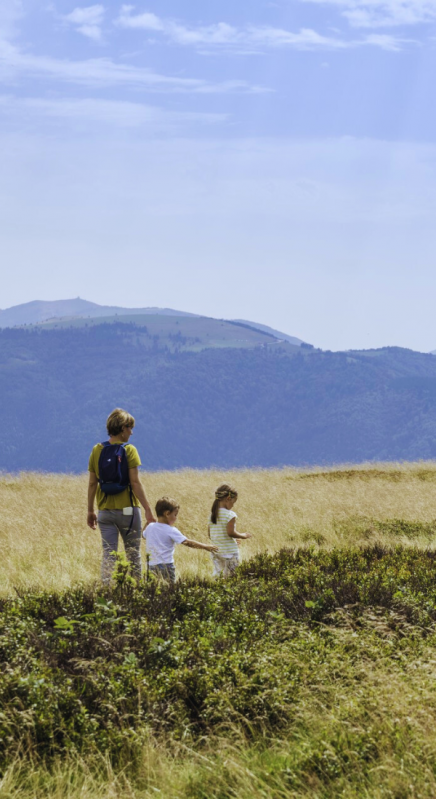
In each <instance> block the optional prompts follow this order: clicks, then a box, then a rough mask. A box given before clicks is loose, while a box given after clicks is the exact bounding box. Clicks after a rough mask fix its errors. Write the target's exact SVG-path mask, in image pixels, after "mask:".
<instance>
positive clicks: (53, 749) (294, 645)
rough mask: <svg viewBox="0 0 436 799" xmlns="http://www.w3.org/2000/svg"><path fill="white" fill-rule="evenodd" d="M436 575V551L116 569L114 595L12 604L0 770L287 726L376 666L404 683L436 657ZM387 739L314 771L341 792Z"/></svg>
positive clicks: (0, 685) (311, 759) (4, 657)
mask: <svg viewBox="0 0 436 799" xmlns="http://www.w3.org/2000/svg"><path fill="white" fill-rule="evenodd" d="M435 567H436V553H434V552H423V551H418V550H414V549H402V548H396V549H392V550H387V549H383V548H381V547H373V548H367V549H361V550H344V551H342V550H341V551H339V550H338V551H332V552H322V551H321V552H314V551H310V550H309V551H308V550H299V551H295V552H294V551H289V550H288V551H286V550H282V551H281V552H279V553H277V554H276V555H271V556H269V555H260V556H257V557H255V558H253V559H252V560H251V561H248V562H246V563H244V564H243V565H242V566H241V567H240V569H239V571H238V574H237V575H236V576H235V577H234V578H233V579H230V580H228V581H220V582H215V583H210V582H207V581H187V582H179V583H177V584H176V586H175V587H174V588H172V587H169V586H167V585H165V584H162V583H158V582H154V581H153V582H149V583H144V584H142V585H140V586H139V587H136V586H134V585H132V584H131V582H130V580H129V578H126V577H125V576H123V571H122V569H121V572H120V574H121V578H119V579H118V582H117V583H116V584H115V587H114V588H113V589H107V588H103V587H101V586H94V587H85V586H78V587H76V588H74V589H72V590H68V591H65V592H63V593H32V592H29V593H24V594H23V595H21V596H18V597H17V598H15V599H9V600H2V601H1V603H0V609H1V617H0V660H1V667H0V747H1V749H0V763H1V767H2V768H3V769H4V768H5V767H7V765H8V764H9V763H10V761H11V758H12V757H13V756H14V755H15V754H16V752H17V748H20V747H21V751H22V752H23V753H24V752H25V751H27V752H32V755H33V756H34V757H39V758H42V759H44V760H47V759H50V758H53V757H56V756H57V755H62V753H64V754H65V753H67V752H68V751H80V752H81V753H85V754H86V753H87V752H89V751H91V750H99V751H103V752H108V753H109V754H110V756H111V758H113V761H114V762H123V761H124V760H126V759H131V758H132V757H134V754H135V751H137V750H138V747H140V746H141V745H142V743H143V742H144V740H146V739H147V738H148V737H149V736H150V735H153V736H158V737H159V736H164V735H168V734H170V735H171V736H172V737H173V739H178V740H182V739H184V740H191V741H192V740H195V739H197V740H199V739H201V737H202V736H204V735H209V734H211V733H216V732H217V731H220V734H223V733H224V732H225V730H226V729H227V730H229V729H231V728H235V727H238V728H239V729H241V727H242V728H243V730H244V731H245V735H247V736H248V737H249V738H251V739H252V740H255V738H256V735H257V734H259V733H263V734H275V733H278V732H279V731H280V730H283V729H284V728H289V725H291V726H292V725H293V724H295V723H296V719H297V718H298V714H299V707H301V703H302V702H304V701H305V699H306V698H307V696H308V695H311V696H313V694H314V692H315V693H316V694H317V696H319V697H324V700H323V701H326V702H327V704H328V702H329V701H333V700H332V699H328V694H329V691H331V690H332V686H333V685H336V686H337V685H346V684H349V683H350V681H351V682H352V683H353V684H354V682H355V684H356V686H357V685H358V684H359V680H361V679H363V677H362V668H364V674H365V673H367V671H368V669H371V664H374V663H376V662H377V663H382V664H386V663H389V664H393V665H394V666H395V668H399V669H400V670H401V669H403V667H404V664H407V659H408V658H409V657H410V656H411V653H412V654H413V656H414V657H415V656H416V653H417V652H418V651H419V649H420V647H423V646H424V645H428V641H430V640H432V636H433V627H434V621H435V620H436V581H435ZM426 639H427V643H426V644H425V641H426ZM359 675H360V676H359ZM367 712H368V713H369V712H370V710H369V709H368V708H367V707H366V705H365V702H363V703H362V706H361V707H360V709H359V713H361V714H363V715H364V714H365V713H367ZM371 713H372V714H373V713H374V709H372V710H371ZM371 724H373V720H372V722H371ZM335 734H336V733H335ZM385 738H386V734H385V733H383V737H382V739H380V738H377V735H376V734H375V733H372V732H371V733H370V732H368V733H362V734H360V738H359V741H360V743H359V744H358V747H360V749H359V752H358V754H357V755H350V754H349V753H348V754H347V755H345V754H344V752H343V751H342V750H341V747H342V744H343V742H342V743H341V741H342V739H341V738H340V736H339V738H338V741H337V744H334V747H336V749H335V751H336V750H337V751H336V754H335V755H334V757H333V756H332V757H330V756H329V757H328V758H327V761H328V762H327V761H326V760H325V758H324V755H323V754H322V753H323V752H324V750H325V751H326V752H327V750H329V747H330V748H331V746H332V744H331V743H330V744H327V743H326V744H325V746H324V743H322V744H321V743H320V746H319V748H318V749H317V750H316V752H315V753H313V752H312V753H307V757H306V761H307V762H306V765H305V766H304V768H306V769H309V770H310V771H312V772H314V773H315V774H318V775H319V774H321V775H322V774H324V772H325V774H326V775H327V776H326V778H329V779H330V778H333V777H334V776H335V775H336V776H337V775H338V774H342V773H343V770H344V769H345V768H346V767H347V763H348V762H350V763H351V762H353V758H355V757H357V758H364V759H365V758H366V759H367V760H374V759H377V757H378V756H379V751H380V746H381V744H380V741H381V740H383V741H385ZM343 739H344V740H345V741H346V740H347V735H346V733H345V732H344V736H343ZM344 745H345V744H344ZM347 747H348V748H347V752H348V751H349V746H348V744H347ZM329 751H330V750H329ZM320 753H321V754H320ZM350 758H351V759H350ZM330 772H331V774H330ZM329 775H330V776H329Z"/></svg>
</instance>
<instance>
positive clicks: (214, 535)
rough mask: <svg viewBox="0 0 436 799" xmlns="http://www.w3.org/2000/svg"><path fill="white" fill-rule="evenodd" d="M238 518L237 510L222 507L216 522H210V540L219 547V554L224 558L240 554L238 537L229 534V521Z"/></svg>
mask: <svg viewBox="0 0 436 799" xmlns="http://www.w3.org/2000/svg"><path fill="white" fill-rule="evenodd" d="M237 518H238V517H237V515H236V513H235V511H233V510H227V509H226V508H220V509H219V510H218V513H217V520H216V524H213V522H212V521H210V523H209V530H210V540H211V541H212V544H215V546H217V547H218V550H219V551H218V555H221V557H222V558H233V556H234V555H238V554H239V547H238V545H237V543H236V539H235V538H230V536H229V535H228V534H227V525H228V523H229V522H230V521H231V520H232V519H237Z"/></svg>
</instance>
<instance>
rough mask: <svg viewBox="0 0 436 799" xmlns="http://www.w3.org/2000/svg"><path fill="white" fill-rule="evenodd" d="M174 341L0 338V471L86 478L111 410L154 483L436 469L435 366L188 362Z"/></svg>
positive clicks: (238, 357) (227, 352)
mask: <svg viewBox="0 0 436 799" xmlns="http://www.w3.org/2000/svg"><path fill="white" fill-rule="evenodd" d="M150 318H151V317H150ZM216 321H217V320H215V322H216ZM229 324H230V323H229ZM236 328H237V326H236ZM223 330H227V328H226V327H225V326H224V328H223ZM241 331H243V332H242V333H241V335H244V336H245V335H246V334H248V333H249V332H250V331H249V330H248V329H246V328H244V327H241ZM251 332H252V334H253V335H257V333H256V331H251ZM167 333H168V331H167ZM170 335H172V333H171V334H168V335H167V336H166V337H165V336H164V335H162V336H161V337H160V336H159V335H152V334H151V332H149V331H148V329H147V328H145V327H141V326H138V325H136V324H133V323H129V324H123V323H120V322H113V323H111V324H106V323H103V324H98V325H97V324H95V325H94V324H93V325H89V326H86V325H85V324H83V325H82V326H78V327H75V328H72V327H65V328H60V329H56V328H54V329H46V328H45V327H44V326H42V327H39V328H13V329H9V328H8V329H4V330H0V407H1V410H2V414H3V418H5V419H7V427H8V434H7V436H6V438H5V441H4V442H3V445H2V447H1V449H0V469H2V470H5V471H18V470H28V469H43V470H47V471H59V472H79V471H83V470H85V469H86V464H87V458H88V455H89V450H90V448H91V446H92V445H93V444H94V443H95V442H96V441H99V440H100V441H102V440H103V439H104V437H105V429H104V421H105V418H106V416H107V415H108V413H109V412H110V411H111V410H112V408H113V407H115V406H121V407H125V408H127V409H128V410H129V411H130V412H131V413H133V415H134V416H135V417H136V419H137V425H136V427H135V432H134V441H135V443H137V444H138V447H139V449H140V452H141V457H142V460H143V464H144V468H146V469H151V470H155V469H176V468H182V467H194V468H207V467H212V466H214V467H217V468H221V469H228V468H234V467H242V466H249V467H274V466H283V465H294V466H299V465H300V466H302V465H310V464H333V463H344V462H355V463H357V462H362V461H367V460H419V459H431V458H436V358H435V357H434V356H433V355H430V354H428V355H426V354H422V353H417V352H412V351H410V350H403V349H400V348H395V347H393V348H386V349H383V350H376V351H367V352H363V353H356V352H353V353H348V352H345V353H335V352H321V351H319V350H314V349H308V348H302V347H293V346H292V345H291V344H288V343H286V344H280V343H279V342H277V340H276V339H274V338H273V337H272V338H271V339H270V340H271V342H272V344H271V345H265V343H264V344H263V345H262V346H250V347H239V348H238V347H233V346H232V348H229V347H228V346H222V342H221V345H220V346H215V347H202V348H200V349H199V351H183V350H182V349H181V348H179V347H178V345H177V344H176V345H175V346H173V343H172V339H171V338H170V337H169V336H170ZM258 335H259V336H261V335H264V336H265V340H266V339H268V336H267V334H261V333H260V332H259V333H258ZM168 342H169V343H168ZM170 345H171V346H170Z"/></svg>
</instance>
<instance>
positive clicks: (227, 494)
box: [210, 483, 238, 524]
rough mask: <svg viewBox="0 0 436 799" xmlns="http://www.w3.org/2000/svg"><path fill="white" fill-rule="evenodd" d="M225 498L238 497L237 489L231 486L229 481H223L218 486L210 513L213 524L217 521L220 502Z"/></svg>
mask: <svg viewBox="0 0 436 799" xmlns="http://www.w3.org/2000/svg"><path fill="white" fill-rule="evenodd" d="M223 499H238V492H237V491H235V489H234V488H232V487H231V486H228V485H227V483H223V484H222V485H221V486H218V488H217V490H216V491H215V500H214V503H213V505H212V511H211V514H210V520H211V522H212V524H216V523H217V520H218V511H219V507H220V502H221V501H222V500H223Z"/></svg>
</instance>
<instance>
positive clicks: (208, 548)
mask: <svg viewBox="0 0 436 799" xmlns="http://www.w3.org/2000/svg"><path fill="white" fill-rule="evenodd" d="M182 544H184V545H185V547H191V548H192V549H205V550H206V551H207V552H218V547H216V546H215V545H214V544H200V541H192V540H191V539H190V538H186V539H185V540H184V541H182Z"/></svg>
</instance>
